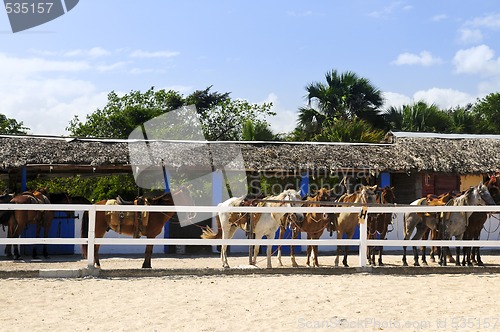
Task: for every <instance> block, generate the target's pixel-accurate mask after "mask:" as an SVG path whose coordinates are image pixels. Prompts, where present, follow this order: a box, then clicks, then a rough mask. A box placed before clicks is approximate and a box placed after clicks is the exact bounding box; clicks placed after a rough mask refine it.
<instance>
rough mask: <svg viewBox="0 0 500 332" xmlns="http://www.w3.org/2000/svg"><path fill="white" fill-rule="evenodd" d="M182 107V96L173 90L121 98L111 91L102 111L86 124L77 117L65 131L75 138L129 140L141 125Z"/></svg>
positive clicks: (135, 93) (152, 91)
mask: <svg viewBox="0 0 500 332" xmlns="http://www.w3.org/2000/svg"><path fill="white" fill-rule="evenodd" d="M183 104H184V100H183V98H182V95H180V94H179V93H178V92H175V91H172V90H169V91H165V90H158V91H155V90H154V88H151V89H149V90H148V91H146V92H145V93H141V92H140V91H131V92H130V93H128V94H125V95H124V96H122V97H120V96H118V95H117V94H116V92H114V91H112V92H111V93H109V94H108V103H107V104H106V106H105V107H104V108H103V109H102V110H101V109H97V111H95V112H93V113H91V114H89V115H87V119H86V121H85V122H81V121H80V119H79V118H78V116H75V117H74V118H73V120H71V122H70V124H69V126H68V127H67V128H66V130H67V131H69V132H70V134H71V136H76V137H102V138H127V137H128V136H129V135H130V133H131V132H132V131H133V130H134V129H135V128H136V127H137V126H138V125H140V124H142V123H144V122H146V121H148V120H150V119H152V118H154V117H156V116H158V115H161V114H163V113H164V112H166V111H170V110H173V109H176V108H179V107H181V106H182V105H183Z"/></svg>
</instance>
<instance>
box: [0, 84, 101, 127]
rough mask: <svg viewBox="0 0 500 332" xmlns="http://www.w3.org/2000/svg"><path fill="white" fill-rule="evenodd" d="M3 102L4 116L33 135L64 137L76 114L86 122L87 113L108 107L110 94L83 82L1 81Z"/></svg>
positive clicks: (0, 95) (0, 96) (0, 90)
mask: <svg viewBox="0 0 500 332" xmlns="http://www.w3.org/2000/svg"><path fill="white" fill-rule="evenodd" d="M0 78H1V77H0ZM0 100H2V114H5V115H6V116H7V117H9V118H13V119H16V120H17V121H22V122H23V124H24V126H26V127H28V128H30V133H33V134H37V135H64V134H66V132H65V128H66V127H67V126H68V124H69V121H70V120H71V119H72V118H73V117H74V116H75V115H78V116H79V117H80V119H81V120H84V119H85V116H86V114H88V113H91V112H93V111H95V110H96V109H97V108H98V107H101V108H102V107H103V106H104V105H106V102H107V93H104V92H98V91H96V88H95V86H94V85H93V84H92V83H90V82H87V81H83V80H71V79H39V80H37V79H26V78H17V79H15V80H11V81H9V82H6V81H5V80H2V79H0Z"/></svg>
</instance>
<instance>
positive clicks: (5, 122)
mask: <svg viewBox="0 0 500 332" xmlns="http://www.w3.org/2000/svg"><path fill="white" fill-rule="evenodd" d="M28 130H29V128H27V127H25V126H24V125H23V122H22V121H21V122H17V121H16V120H15V119H10V118H8V117H6V116H5V115H4V114H0V134H27V133H28Z"/></svg>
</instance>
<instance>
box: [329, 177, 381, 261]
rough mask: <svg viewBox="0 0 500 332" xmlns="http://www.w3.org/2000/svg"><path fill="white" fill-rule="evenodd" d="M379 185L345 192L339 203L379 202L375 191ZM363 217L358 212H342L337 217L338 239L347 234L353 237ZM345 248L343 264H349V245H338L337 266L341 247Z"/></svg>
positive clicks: (350, 237)
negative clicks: (349, 192)
mask: <svg viewBox="0 0 500 332" xmlns="http://www.w3.org/2000/svg"><path fill="white" fill-rule="evenodd" d="M376 190H377V186H376V185H375V186H361V187H360V188H359V190H358V191H357V192H355V193H353V194H344V195H342V196H341V197H340V198H339V199H338V202H339V203H357V204H363V205H364V204H372V203H376V202H377V194H376V193H375V191H376ZM360 218H361V217H360V216H359V214H358V213H349V212H347V213H346V212H342V213H339V215H338V217H337V222H338V223H337V239H342V236H343V235H344V234H345V235H346V237H347V238H348V239H352V237H353V235H354V231H355V230H356V226H357V225H358V223H359V219H360ZM341 248H342V249H343V250H344V259H343V260H342V264H344V267H349V265H347V248H348V246H337V257H336V258H335V266H338V265H339V256H340V249H341Z"/></svg>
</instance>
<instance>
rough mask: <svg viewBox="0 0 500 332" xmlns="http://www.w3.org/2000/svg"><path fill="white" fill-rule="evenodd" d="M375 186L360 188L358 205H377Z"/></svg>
mask: <svg viewBox="0 0 500 332" xmlns="http://www.w3.org/2000/svg"><path fill="white" fill-rule="evenodd" d="M376 191H377V185H374V186H361V189H360V190H359V193H358V199H357V202H358V203H363V204H370V203H377V192H376Z"/></svg>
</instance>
